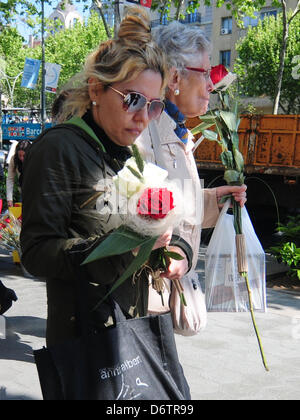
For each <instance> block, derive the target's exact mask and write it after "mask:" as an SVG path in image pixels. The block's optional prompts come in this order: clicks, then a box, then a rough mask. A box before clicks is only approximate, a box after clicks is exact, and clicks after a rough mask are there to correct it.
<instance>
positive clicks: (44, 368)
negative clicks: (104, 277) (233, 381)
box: [33, 267, 191, 400]
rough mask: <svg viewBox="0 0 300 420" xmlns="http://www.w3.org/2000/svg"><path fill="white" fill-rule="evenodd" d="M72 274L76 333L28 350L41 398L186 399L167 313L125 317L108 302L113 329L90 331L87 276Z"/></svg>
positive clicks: (80, 272)
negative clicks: (38, 381) (36, 372)
mask: <svg viewBox="0 0 300 420" xmlns="http://www.w3.org/2000/svg"><path fill="white" fill-rule="evenodd" d="M76 271H77V279H76V289H77V290H76V295H77V303H76V308H77V309H76V320H77V328H78V331H80V335H79V336H78V337H77V338H74V339H72V340H69V341H67V342H64V343H61V344H58V345H55V346H53V347H48V348H43V349H41V350H36V351H34V352H33V353H34V358H35V362H36V366H37V369H38V374H39V379H40V384H41V389H42V394H43V398H44V400H190V398H191V397H190V391H189V387H188V384H187V381H186V379H185V376H184V373H183V370H182V367H181V365H180V362H179V360H178V355H177V349H176V343H175V338H174V332H173V323H172V318H171V314H170V313H167V314H163V315H154V316H147V317H142V318H134V319H126V317H125V315H124V314H123V312H122V310H121V308H120V306H119V305H118V304H117V302H115V301H114V300H113V299H111V298H109V303H110V305H111V309H112V313H113V315H114V320H115V324H114V326H112V327H108V328H103V329H98V331H97V332H94V333H91V332H90V331H89V328H88V312H87V307H88V306H87V278H86V275H87V273H86V270H85V268H84V267H78V270H76Z"/></svg>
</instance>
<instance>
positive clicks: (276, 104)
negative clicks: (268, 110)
mask: <svg viewBox="0 0 300 420" xmlns="http://www.w3.org/2000/svg"><path fill="white" fill-rule="evenodd" d="M281 3H282V13H283V17H282V20H283V34H282V44H281V51H280V61H279V70H278V75H277V83H276V90H275V99H274V104H273V114H274V115H277V114H278V108H279V101H280V93H281V86H282V78H283V71H284V59H285V54H286V48H287V42H288V37H289V24H288V20H287V7H286V0H281Z"/></svg>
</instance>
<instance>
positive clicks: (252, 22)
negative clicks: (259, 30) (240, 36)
mask: <svg viewBox="0 0 300 420" xmlns="http://www.w3.org/2000/svg"><path fill="white" fill-rule="evenodd" d="M254 15H255V18H252V17H250V16H245V17H244V19H243V22H244V26H245V28H248V26H257V25H258V13H257V12H254Z"/></svg>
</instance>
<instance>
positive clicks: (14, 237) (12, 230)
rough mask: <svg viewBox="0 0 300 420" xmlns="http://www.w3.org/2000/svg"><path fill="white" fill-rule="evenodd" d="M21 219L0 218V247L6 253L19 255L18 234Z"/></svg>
mask: <svg viewBox="0 0 300 420" xmlns="http://www.w3.org/2000/svg"><path fill="white" fill-rule="evenodd" d="M21 224H22V219H21V217H19V218H16V217H14V216H8V215H7V214H4V215H2V217H1V218H0V246H1V247H3V248H4V249H6V250H8V251H17V252H18V254H19V255H20V254H21V245H20V232H21Z"/></svg>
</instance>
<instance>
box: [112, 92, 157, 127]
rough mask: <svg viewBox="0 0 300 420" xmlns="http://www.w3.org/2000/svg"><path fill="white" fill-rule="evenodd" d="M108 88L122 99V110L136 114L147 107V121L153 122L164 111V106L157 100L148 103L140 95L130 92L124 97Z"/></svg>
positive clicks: (122, 94)
mask: <svg viewBox="0 0 300 420" xmlns="http://www.w3.org/2000/svg"><path fill="white" fill-rule="evenodd" d="M108 87H109V88H110V89H112V90H113V91H114V92H116V93H118V94H119V95H121V96H122V97H123V108H124V110H125V111H127V112H138V111H140V110H141V109H143V108H144V107H145V106H146V105H147V106H148V117H149V120H155V119H156V118H158V117H159V116H160V115H161V113H162V112H163V110H164V107H165V104H164V103H163V102H162V101H160V100H158V99H153V100H152V101H148V100H147V98H146V97H145V96H144V95H142V94H141V93H138V92H130V93H127V95H125V94H124V93H122V92H120V91H119V90H117V89H115V88H113V87H111V86H108Z"/></svg>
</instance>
